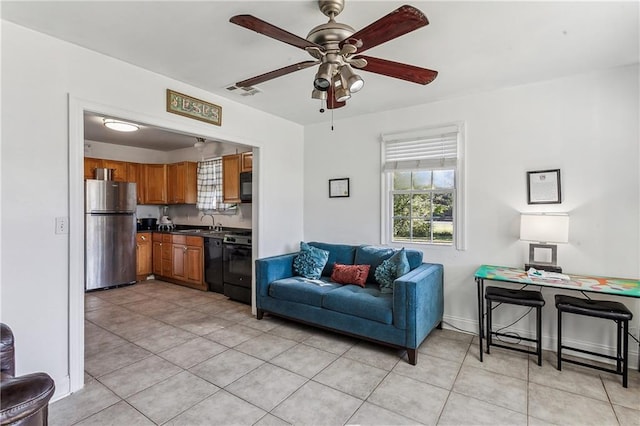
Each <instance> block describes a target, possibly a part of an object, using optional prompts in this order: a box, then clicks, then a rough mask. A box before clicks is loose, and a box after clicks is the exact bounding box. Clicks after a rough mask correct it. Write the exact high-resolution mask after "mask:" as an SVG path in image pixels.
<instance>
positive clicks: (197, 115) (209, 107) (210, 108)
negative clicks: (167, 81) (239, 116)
mask: <svg viewBox="0 0 640 426" xmlns="http://www.w3.org/2000/svg"><path fill="white" fill-rule="evenodd" d="M167 112H171V113H173V114H178V115H182V116H184V117H189V118H193V119H194V120H200V121H204V122H205V123H209V124H215V125H216V126H220V125H222V107H221V106H220V105H216V104H212V103H209V102H205V101H203V100H200V99H196V98H192V97H191V96H188V95H185V94H182V93H178V92H175V91H173V90H170V89H167Z"/></svg>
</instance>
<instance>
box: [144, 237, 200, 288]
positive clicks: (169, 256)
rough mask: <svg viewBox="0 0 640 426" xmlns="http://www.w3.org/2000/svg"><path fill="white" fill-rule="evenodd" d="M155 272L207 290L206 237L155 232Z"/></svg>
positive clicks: (174, 281)
mask: <svg viewBox="0 0 640 426" xmlns="http://www.w3.org/2000/svg"><path fill="white" fill-rule="evenodd" d="M153 271H154V272H153V273H154V275H156V276H157V277H158V278H161V279H165V280H167V281H170V282H172V283H175V284H180V285H185V286H188V287H192V288H196V289H198V290H204V291H206V290H207V285H206V283H205V282H204V240H203V238H202V237H193V236H186V235H175V234H163V233H159V232H154V233H153ZM156 271H158V272H156Z"/></svg>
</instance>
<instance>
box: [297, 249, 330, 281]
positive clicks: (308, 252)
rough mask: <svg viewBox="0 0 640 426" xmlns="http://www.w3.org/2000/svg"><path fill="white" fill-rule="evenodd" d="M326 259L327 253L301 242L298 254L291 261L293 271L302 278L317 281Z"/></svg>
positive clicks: (327, 257)
mask: <svg viewBox="0 0 640 426" xmlns="http://www.w3.org/2000/svg"><path fill="white" fill-rule="evenodd" d="M328 259H329V252H328V251H326V250H322V249H319V248H317V247H313V246H310V245H309V244H307V243H305V242H303V241H301V242H300V254H298V256H296V258H295V259H294V260H293V270H294V271H295V272H296V274H298V275H300V276H302V277H305V278H312V279H318V278H320V276H321V275H322V270H323V269H324V266H325V265H326V264H327V260H328Z"/></svg>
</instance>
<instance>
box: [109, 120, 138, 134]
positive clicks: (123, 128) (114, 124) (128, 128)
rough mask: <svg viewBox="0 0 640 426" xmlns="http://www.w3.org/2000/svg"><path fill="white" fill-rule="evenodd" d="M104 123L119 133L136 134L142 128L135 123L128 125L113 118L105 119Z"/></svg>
mask: <svg viewBox="0 0 640 426" xmlns="http://www.w3.org/2000/svg"><path fill="white" fill-rule="evenodd" d="M102 122H103V123H104V125H105V127H107V128H109V129H111V130H117V131H118V132H135V131H136V130H138V129H140V126H138V125H137V124H134V123H127V122H126V121H120V120H114V119H112V118H103V119H102Z"/></svg>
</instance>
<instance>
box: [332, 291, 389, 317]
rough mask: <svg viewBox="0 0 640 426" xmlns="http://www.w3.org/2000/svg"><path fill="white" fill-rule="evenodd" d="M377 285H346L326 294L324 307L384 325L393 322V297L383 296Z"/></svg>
mask: <svg viewBox="0 0 640 426" xmlns="http://www.w3.org/2000/svg"><path fill="white" fill-rule="evenodd" d="M377 287H378V286H377V285H375V284H374V285H372V284H369V285H367V286H366V287H358V286H355V285H345V286H342V287H340V288H336V289H333V290H331V291H329V292H326V293H325V294H324V296H323V297H322V307H323V308H325V309H329V310H331V311H335V312H341V313H343V314H348V315H353V316H356V317H360V318H366V319H370V320H373V321H377V322H381V323H383V324H391V323H392V322H393V295H391V294H382V293H380V290H378V288H377Z"/></svg>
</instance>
